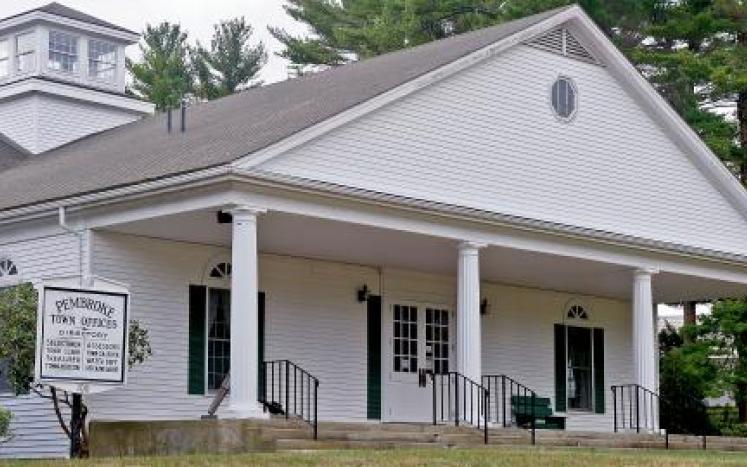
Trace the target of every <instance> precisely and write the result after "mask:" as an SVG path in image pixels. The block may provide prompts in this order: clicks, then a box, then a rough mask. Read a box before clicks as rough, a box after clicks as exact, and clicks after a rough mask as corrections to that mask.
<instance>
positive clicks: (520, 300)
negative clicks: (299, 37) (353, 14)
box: [0, 6, 747, 453]
mask: <svg viewBox="0 0 747 467" xmlns="http://www.w3.org/2000/svg"><path fill="white" fill-rule="evenodd" d="M57 8H59V7H57ZM47 15H49V14H48V13H45V12H44V11H43V9H42V10H40V11H35V12H30V13H27V14H25V15H22V16H20V17H17V18H13V19H10V20H4V21H2V22H0V26H2V27H6V26H5V25H6V24H10V23H12V24H15V23H13V22H19V21H21V20H23V19H24V18H27V19H28V21H29V22H30V23H29V24H39V26H37V29H36V31H37V32H36V34H37V35H38V36H36V39H35V41H34V43H35V44H38V49H37V50H38V52H37V55H36V57H37V58H36V59H35V60H36V61H35V62H34V63H35V64H36V65H35V68H34V69H35V70H36V71H35V73H37V75H38V76H36V75H35V77H33V78H27V79H25V80H22V79H20V78H19V79H18V80H17V81H12V83H11V84H8V85H7V87H6V86H0V93H1V92H5V91H3V90H4V89H14V88H16V87H18V86H22V85H23V86H31V84H23V83H27V82H28V83H36V84H34V86H37V85H38V86H42V87H44V86H48V83H49V81H48V80H46V79H44V78H43V77H45V76H46V74H45V73H47V71H45V70H48V69H49V68H50V67H52V66H51V65H50V63H51V62H52V60H48V59H47V56H49V57H53V55H54V54H52V52H51V51H49V52H48V51H47V48H48V45H47V43H48V42H49V41H51V40H52V37H59V36H58V35H54V36H52V35H50V32H49V31H52V30H55V31H56V30H57V29H58V26H59V28H62V26H63V25H65V24H67V22H68V19H67V17H66V15H54V14H52V18H49V17H48V16H47ZM39 17H41V18H39ZM81 18H83V17H81ZM50 21H52V24H50ZM55 21H57V22H58V23H55ZM70 21H72V20H70ZM9 22H10V23H9ZM99 23H100V22H99V21H98V20H94V19H89V20H88V21H85V20H78V21H75V26H76V28H77V29H75V30H76V31H77V32H76V35H75V37H77V44H78V45H79V47H80V48H79V49H78V50H80V51H81V52H80V53H79V54H78V55H76V57H77V58H76V60H77V62H78V70H83V67H84V65H83V63H84V62H86V60H83V58H84V57H85V56H86V55H85V54H82V50H83V47H84V46H83V44H84V43H85V42H86V41H85V40H84V37H87V36H86V34H84V33H85V31H88V29H87V28H89V27H90V28H92V29H95V30H96V31H97V33H98V34H101V35H104V36H105V37H106V38H107V39H109V40H111V41H112V43H115V42H116V41H115V39H117V38H118V37H120V38H122V40H123V42H124V43H126V42H127V41H134V40H135V39H136V37H135V36H134V35H128V34H129V33H126V32H122V31H119V32H117V31H118V30H117V29H115V28H113V27H109V26H101V25H100V24H99ZM7 27H10V26H7ZM3 30H5V29H0V31H3ZM105 33H110V35H106V34H105ZM118 34H121V35H120V36H118ZM125 36H126V38H125ZM1 37H2V35H0V38H1ZM9 37H10V39H9V40H10V41H11V43H13V41H17V37H15V36H14V35H11V36H9ZM122 45H123V44H122ZM86 46H87V47H89V50H90V45H86ZM117 50H118V52H117V53H118V55H116V56H117V60H116V61H117V63H119V62H118V60H119V57H120V56H121V48H120V49H117ZM9 56H11V57H16V58H15V60H20V59H19V58H18V57H17V53H16V52H12V53H11V54H10V55H9ZM111 62H112V63H113V62H114V60H112V61H111ZM55 66H57V65H55ZM11 68H12V69H16V66H15V65H14V66H13V67H11ZM73 69H75V66H73ZM90 70H91V68H90V65H89V72H88V73H82V74H81V72H79V73H78V75H77V76H74V75H70V77H69V78H60V77H59V76H58V75H62V76H65V77H67V75H66V74H65V73H63V72H59V73H58V72H55V76H56V78H55V80H54V82H53V84H54V86H62V87H63V88H64V89H65V90H70V92H73V91H72V90H78V89H85V90H86V91H85V92H86V93H92V94H91V95H90V96H89V97H90V99H89V100H88V101H86V100H85V99H83V96H80V97H81V99H83V100H81V102H84V103H85V104H83V103H80V104H79V105H80V109H81V110H80V112H81V113H82V114H84V115H88V112H94V113H95V112H97V111H98V110H99V109H101V108H102V107H101V106H103V107H104V108H106V109H107V111H110V112H112V114H114V113H116V114H117V115H122V116H123V115H127V116H129V117H130V118H134V117H133V116H136V115H137V112H139V111H145V110H146V109H144V107H142V105H143V104H141V103H137V105H139V106H141V107H137V109H135V110H134V113H133V109H132V108H130V107H128V106H129V105H133V106H134V105H135V104H131V102H132V100H131V99H130V100H128V99H127V98H125V97H122V96H121V95H119V94H116V92H115V94H113V96H115V97H116V99H118V100H117V101H116V102H114V101H107V103H103V102H101V101H98V100H97V99H98V98H99V97H101V99H104V97H102V96H110V95H112V94H110V93H106V92H103V90H100V89H99V88H95V90H94V89H89V88H93V86H88V85H86V87H85V88H81V87H80V83H79V81H78V80H79V79H88V78H86V77H87V76H90ZM117 70H121V68H117ZM12 80H15V78H12ZM118 83H120V84H121V82H119V81H118ZM60 92H62V91H60ZM97 92H98V93H99V94H96V93H97ZM30 93H32V94H31V95H32V96H33V99H31V101H30V102H36V103H38V104H41V103H42V102H44V101H45V100H46V99H48V98H47V97H46V96H47V92H46V88H44V89H43V90H38V91H37V90H33V91H30ZM86 95H87V96H88V94H86ZM94 95H95V96H97V97H91V96H94ZM34 99H35V100H34ZM54 99H58V98H57V97H55V98H54ZM71 99H72V97H71V96H65V97H64V98H59V100H60V102H64V103H66V104H69V105H71V106H72V104H71ZM11 102H15V101H11ZM55 102H56V100H55ZM124 102H127V103H128V104H124ZM117 103H122V105H121V106H118V105H116V104H117ZM9 105H11V104H8V103H6V102H5V101H0V112H3V111H4V109H5V108H6V107H7V106H9ZM7 108H9V107H7ZM75 108H76V109H78V105H76V106H75ZM69 111H70V112H71V115H72V113H73V110H72V107H71V108H70V109H69ZM28 112H29V114H30V115H32V116H33V118H32V120H35V121H39V122H43V121H46V120H47V119H51V118H54V117H53V115H56V116H57V117H56V118H60V117H59V116H60V115H63V114H64V112H63V111H55V112H50V111H49V108H48V106H47V105H28ZM76 112H77V110H76ZM22 115H24V114H20V113H14V114H13V117H12V118H3V119H2V120H0V121H1V122H2V123H0V125H7V126H8V128H5V127H3V129H2V132H3V134H4V135H5V138H6V139H7V141H8V144H7V147H6V148H5V149H4V150H3V151H4V152H2V153H0V157H2V158H5V160H6V161H7V162H6V166H7V168H6V169H5V170H3V171H2V172H0V255H2V256H3V258H5V260H7V261H10V262H12V264H13V265H14V266H15V267H16V268H17V273H14V274H10V273H8V272H7V271H5V272H4V273H2V270H0V275H3V277H0V281H3V282H2V283H3V284H12V283H16V282H18V281H29V280H30V281H34V280H38V279H39V278H42V277H47V276H69V275H96V276H101V277H106V278H109V279H113V280H117V281H120V282H123V283H126V284H129V286H130V290H131V293H132V314H133V317H134V318H136V319H138V320H140V321H141V322H143V323H144V324H145V326H146V327H147V328H148V329H149V331H150V335H151V340H152V346H153V352H154V355H153V357H152V358H150V359H149V360H148V361H147V362H146V363H145V364H144V365H142V366H139V367H137V368H135V369H134V370H133V371H132V372H131V373H130V375H129V382H128V385H127V387H126V388H123V389H121V390H116V391H112V392H108V393H105V394H102V395H97V396H92V397H90V398H88V404H89V406H90V407H91V410H92V416H93V417H94V418H95V419H99V420H144V419H196V418H199V417H200V416H201V415H202V414H204V413H205V412H206V411H207V407H208V405H209V403H210V401H211V399H212V393H213V392H214V390H215V389H216V388H217V386H219V385H220V382H221V381H222V379H223V377H224V376H225V374H226V371H227V369H228V367H229V366H230V367H231V368H232V371H231V394H230V396H229V400H227V401H226V402H224V404H223V405H222V406H221V408H220V409H219V412H218V415H219V416H220V417H263V416H265V414H264V412H263V410H262V404H261V403H260V402H259V401H258V400H259V398H260V396H261V390H260V389H259V388H260V382H261V381H262V378H263V377H262V376H261V372H260V369H261V368H262V366H263V365H262V362H265V361H275V360H289V361H291V362H293V363H294V364H297V365H299V366H300V367H302V368H304V369H305V370H307V371H308V372H309V373H310V374H311V375H313V376H314V377H316V378H318V380H319V384H320V386H319V393H318V397H319V400H318V415H319V418H320V419H322V420H344V421H359V422H366V421H371V422H391V421H420V422H427V421H430V420H432V416H433V413H432V402H433V401H432V399H431V394H432V393H431V388H430V386H429V383H428V382H427V381H426V383H425V387H422V386H421V385H420V384H419V382H421V381H419V376H420V374H421V373H420V372H421V370H428V371H435V372H437V373H443V372H449V371H451V372H458V374H460V375H463V377H466V378H469V379H471V380H473V381H475V382H476V383H480V382H481V381H482V382H486V384H487V381H489V380H488V379H483V378H484V377H486V376H489V375H500V374H505V375H508V376H510V377H511V378H513V379H515V380H517V381H519V382H521V383H522V384H524V385H526V386H527V387H529V388H531V389H532V390H534V391H536V393H537V394H538V396H540V397H545V398H549V400H550V406H551V409H552V411H553V413H554V414H555V415H556V416H557V417H559V418H564V419H565V426H566V429H568V430H599V431H611V430H612V428H613V405H612V404H613V399H612V392H611V391H610V387H611V386H612V385H622V384H637V385H640V386H641V387H644V388H646V389H648V390H652V391H656V387H657V377H656V352H655V323H656V316H655V312H654V310H655V307H654V304H655V303H674V302H681V301H686V300H707V299H713V298H718V297H727V296H733V295H742V294H744V293H745V292H747V235H745V233H744V232H745V231H747V230H746V229H747V195H746V194H745V192H744V190H743V188H742V187H741V186H740V185H739V183H737V182H736V181H735V180H734V179H733V178H732V176H731V175H730V174H729V173H728V172H727V170H726V169H725V168H724V167H723V166H722V165H721V163H720V162H719V161H718V159H717V158H716V157H715V156H714V155H713V154H712V153H711V152H710V151H709V150H708V148H707V147H706V146H705V144H704V143H703V142H702V141H701V140H700V139H699V138H698V137H697V136H696V135H695V133H694V132H693V131H692V130H691V129H690V128H688V127H687V125H686V124H685V123H684V122H683V121H682V120H681V119H680V118H679V117H678V116H677V115H676V113H675V112H674V111H673V110H672V109H671V108H670V107H669V106H668V105H667V104H666V103H665V102H664V101H663V99H662V98H661V97H659V95H658V94H657V93H656V91H655V90H654V89H652V88H651V86H650V85H649V84H648V83H647V82H646V81H645V80H644V79H643V78H642V77H641V76H640V75H639V74H638V73H637V72H636V70H635V69H634V68H633V67H632V66H631V64H630V63H628V62H627V61H626V60H625V58H624V57H623V56H622V54H621V53H620V52H619V51H618V50H616V49H615V47H614V46H613V45H612V44H611V43H610V42H609V41H608V40H607V39H606V38H605V37H604V35H603V34H602V33H601V32H600V30H599V29H598V28H597V27H596V26H595V25H594V24H593V23H592V21H591V20H590V19H589V18H588V17H587V16H586V14H584V13H583V11H582V10H581V9H580V8H578V7H576V6H572V7H568V8H562V9H558V10H554V11H551V12H547V13H543V14H540V15H536V16H532V17H529V18H525V19H522V20H518V21H515V22H511V23H507V24H504V25H501V26H497V27H492V28H487V29H483V30H480V31H476V32H473V33H469V34H464V35H460V36H456V37H452V38H449V39H445V40H441V41H437V42H434V43H430V44H427V45H424V46H420V47H416V48H411V49H407V50H403V51H400V52H396V53H391V54H387V55H383V56H380V57H377V58H374V59H370V60H365V61H362V62H359V63H356V64H352V65H348V66H343V67H339V68H335V69H331V70H327V71H324V72H321V73H318V74H315V75H312V76H308V77H304V78H302V79H295V80H290V81H287V82H283V83H278V84H274V85H271V86H266V87H262V88H257V89H252V90H250V91H247V92H244V93H241V94H237V95H233V96H230V97H226V98H224V99H221V100H218V101H213V102H210V103H207V104H203V105H198V106H195V107H193V108H191V109H189V111H188V114H187V119H186V127H185V131H184V132H182V131H181V130H180V122H179V118H178V116H175V117H174V118H175V120H174V128H173V130H172V131H171V132H168V131H167V123H166V116H163V115H159V116H155V117H149V118H146V119H143V120H141V121H138V122H134V123H129V124H126V125H123V126H121V127H119V128H118V129H117V130H115V131H106V132H102V133H98V134H94V135H90V136H86V137H83V138H81V139H78V140H77V141H75V142H72V143H69V144H66V145H64V146H61V147H58V148H56V149H48V148H49V147H50V146H56V145H59V144H60V140H57V139H54V138H56V137H52V136H50V135H49V133H48V132H47V131H42V130H41V129H40V128H42V127H43V125H41V126H39V127H34V126H31V125H29V124H24V123H20V124H18V122H17V121H18V120H21V119H22ZM75 115H78V114H77V113H75ZM64 120H65V121H66V122H69V123H73V122H79V124H75V125H73V127H74V131H73V130H70V132H69V133H67V136H65V139H74V138H76V137H80V136H82V135H83V133H86V132H92V131H96V130H98V129H92V126H90V125H89V123H87V121H86V119H85V117H84V116H79V117H76V118H64ZM94 120H95V121H96V122H97V123H106V122H108V123H106V125H107V126H115V125H117V124H120V123H124V122H123V121H119V120H117V118H112V119H111V120H107V119H102V118H99V117H96V118H95V119H94ZM8 122H11V123H8ZM13 122H15V123H13ZM18 126H22V127H24V128H26V132H23V131H21V132H18V131H17V130H15V131H16V132H15V133H14V132H13V131H11V129H12V128H18ZM50 126H51V127H57V126H56V125H55V124H51V125H50ZM35 128H36V129H35ZM29 131H31V133H32V134H31V135H29V134H28V132H29ZM78 131H80V132H81V133H77V132H78ZM29 141H31V142H29ZM44 149H47V150H46V151H44ZM42 151H44V152H42ZM37 152H41V154H36V153H37ZM6 153H7V155H6ZM63 213H64V216H62V214H63ZM226 214H230V216H228V215H226ZM63 217H64V218H63ZM62 221H64V222H62ZM68 229H72V231H70V230H68ZM365 291H367V292H368V293H364V292H365ZM359 298H360V299H362V300H359ZM481 311H482V312H483V313H481ZM229 323H230V326H229ZM270 378H271V376H270V375H266V376H264V381H265V383H267V381H268V380H269V379H270ZM495 392H496V391H493V393H495ZM268 397H269V396H268ZM281 402H282V401H281ZM284 409H288V410H291V408H290V407H284ZM18 423H19V424H20V425H22V424H23V423H26V415H23V416H22V417H20V418H19V421H18ZM15 442H16V443H19V444H17V445H16V446H21V445H23V443H24V440H23V438H22V437H20V436H19V437H18V439H17V440H16V441H15ZM35 446H39V444H35ZM0 449H7V448H0ZM18 449H20V448H18ZM34 449H37V448H34ZM19 452H20V451H19ZM34 453H36V452H35V451H34Z"/></svg>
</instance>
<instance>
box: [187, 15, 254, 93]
mask: <svg viewBox="0 0 747 467" xmlns="http://www.w3.org/2000/svg"><path fill="white" fill-rule="evenodd" d="M214 28H215V31H214V32H213V38H212V40H211V41H210V49H209V50H208V49H207V48H205V47H203V46H202V45H201V44H200V43H199V42H198V44H197V47H196V48H194V49H192V51H191V57H192V65H193V69H194V72H195V74H196V76H197V89H196V91H197V95H198V96H199V97H202V98H204V99H215V98H217V97H222V96H225V95H228V94H233V93H234V92H236V91H237V90H239V89H241V88H243V87H247V86H248V85H249V84H250V82H251V81H252V80H253V79H254V77H255V76H256V74H257V73H258V72H259V70H260V69H261V68H262V65H264V63H265V61H266V60H267V53H266V52H265V48H264V45H263V44H262V43H261V42H260V43H259V44H258V45H256V46H252V45H250V44H249V41H250V39H251V37H252V32H253V30H252V27H251V25H249V24H247V23H246V20H245V19H244V18H243V17H241V18H235V19H232V20H229V21H221V22H220V23H219V24H216V25H215V26H214Z"/></svg>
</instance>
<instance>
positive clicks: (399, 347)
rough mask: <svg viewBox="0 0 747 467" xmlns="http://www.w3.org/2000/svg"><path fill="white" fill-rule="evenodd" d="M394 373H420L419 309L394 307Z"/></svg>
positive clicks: (401, 306) (404, 306)
mask: <svg viewBox="0 0 747 467" xmlns="http://www.w3.org/2000/svg"><path fill="white" fill-rule="evenodd" d="M393 344H394V352H393V353H394V371H395V372H397V373H417V372H418V309H417V307H414V306H406V305H394V340H393Z"/></svg>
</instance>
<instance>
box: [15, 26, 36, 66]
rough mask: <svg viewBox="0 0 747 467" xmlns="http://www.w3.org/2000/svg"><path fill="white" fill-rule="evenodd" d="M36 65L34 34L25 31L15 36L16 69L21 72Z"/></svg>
mask: <svg viewBox="0 0 747 467" xmlns="http://www.w3.org/2000/svg"><path fill="white" fill-rule="evenodd" d="M35 67H36V34H34V33H33V32H27V33H24V34H19V35H18V36H16V70H17V71H19V72H21V73H28V72H31V71H34V68H35Z"/></svg>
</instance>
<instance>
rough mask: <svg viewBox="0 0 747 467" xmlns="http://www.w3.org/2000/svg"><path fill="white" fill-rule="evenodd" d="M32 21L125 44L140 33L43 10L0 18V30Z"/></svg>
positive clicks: (136, 38) (135, 40)
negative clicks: (59, 26)
mask: <svg viewBox="0 0 747 467" xmlns="http://www.w3.org/2000/svg"><path fill="white" fill-rule="evenodd" d="M34 21H45V22H49V23H54V24H58V25H63V26H67V27H71V28H75V29H79V30H83V31H87V32H91V33H94V34H99V35H102V36H105V37H110V38H114V39H118V40H120V41H122V42H124V43H127V44H134V43H136V42H137V41H138V40H140V34H137V33H134V32H127V31H122V30H120V29H114V28H109V27H106V26H100V25H98V24H93V23H87V22H84V21H78V20H76V19H72V18H68V17H67V16H59V15H54V14H51V13H47V12H44V11H38V10H36V11H29V12H27V13H22V14H20V15H18V16H14V17H12V18H8V19H4V20H0V30H3V29H9V28H13V27H17V26H20V25H23V24H24V23H30V22H34Z"/></svg>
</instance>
